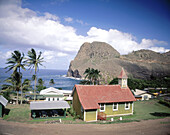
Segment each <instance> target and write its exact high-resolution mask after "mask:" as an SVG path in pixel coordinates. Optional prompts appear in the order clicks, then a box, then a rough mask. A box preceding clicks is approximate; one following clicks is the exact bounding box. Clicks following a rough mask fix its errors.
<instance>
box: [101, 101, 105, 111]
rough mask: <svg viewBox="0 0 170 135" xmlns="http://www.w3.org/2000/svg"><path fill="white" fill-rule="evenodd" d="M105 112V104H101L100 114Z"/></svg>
mask: <svg viewBox="0 0 170 135" xmlns="http://www.w3.org/2000/svg"><path fill="white" fill-rule="evenodd" d="M104 111H105V104H103V103H101V104H100V112H104Z"/></svg>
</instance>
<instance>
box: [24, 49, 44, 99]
mask: <svg viewBox="0 0 170 135" xmlns="http://www.w3.org/2000/svg"><path fill="white" fill-rule="evenodd" d="M41 54H42V52H40V53H39V55H37V54H36V51H35V50H34V49H31V51H28V58H27V60H26V62H27V64H28V67H29V69H34V75H35V83H34V101H35V98H36V95H35V94H36V84H37V70H38V68H39V65H41V66H42V62H44V61H43V59H44V58H43V57H42V56H41Z"/></svg>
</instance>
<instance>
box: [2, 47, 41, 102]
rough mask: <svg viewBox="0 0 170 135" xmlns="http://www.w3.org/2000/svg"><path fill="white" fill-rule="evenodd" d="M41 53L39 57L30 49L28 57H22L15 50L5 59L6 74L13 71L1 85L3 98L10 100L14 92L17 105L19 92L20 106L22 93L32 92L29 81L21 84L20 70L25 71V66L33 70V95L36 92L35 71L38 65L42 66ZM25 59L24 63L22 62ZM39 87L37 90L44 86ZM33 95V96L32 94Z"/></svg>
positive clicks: (21, 54)
mask: <svg viewBox="0 0 170 135" xmlns="http://www.w3.org/2000/svg"><path fill="white" fill-rule="evenodd" d="M41 54H42V53H41V52H40V53H39V55H36V52H35V50H34V49H31V51H28V57H27V58H25V57H24V53H20V52H19V51H17V50H15V51H14V52H12V53H11V58H8V59H7V63H6V64H8V66H7V67H5V69H8V70H7V72H9V71H11V70H13V72H12V74H11V76H10V77H9V78H7V79H6V80H5V81H4V82H5V84H3V85H2V92H3V94H4V96H5V97H6V98H7V99H10V94H11V93H13V94H15V93H14V92H16V93H17V102H16V103H17V104H18V98H19V97H18V96H19V91H20V92H21V98H20V100H21V104H22V99H23V91H24V92H25V91H28V90H32V87H31V80H29V79H25V80H24V81H23V82H22V72H21V69H23V70H25V66H28V67H29V68H30V69H31V68H34V69H35V74H34V76H33V80H34V81H35V88H34V93H35V91H36V81H37V76H36V73H37V70H38V67H39V65H42V62H43V58H42V56H41ZM24 59H26V61H23V60H24ZM42 86H43V85H40V88H39V89H43V88H44V86H43V87H42ZM34 95H35V94H34Z"/></svg>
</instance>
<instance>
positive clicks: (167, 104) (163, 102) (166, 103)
mask: <svg viewBox="0 0 170 135" xmlns="http://www.w3.org/2000/svg"><path fill="white" fill-rule="evenodd" d="M159 103H160V104H163V105H165V106H167V107H170V103H169V102H166V101H164V100H159Z"/></svg>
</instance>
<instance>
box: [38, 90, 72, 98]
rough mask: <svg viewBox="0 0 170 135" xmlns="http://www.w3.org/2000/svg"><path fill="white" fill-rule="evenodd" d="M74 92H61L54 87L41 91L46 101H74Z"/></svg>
mask: <svg viewBox="0 0 170 135" xmlns="http://www.w3.org/2000/svg"><path fill="white" fill-rule="evenodd" d="M71 93H72V90H59V89H56V88H54V87H49V88H47V89H44V90H41V91H40V95H43V96H44V97H45V101H59V100H72V97H71Z"/></svg>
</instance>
